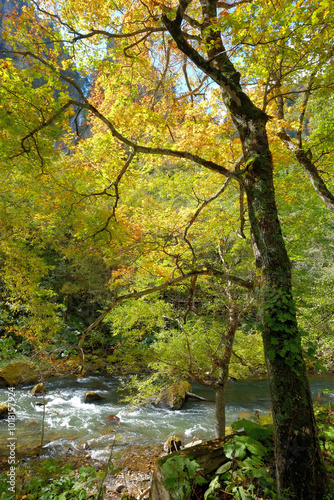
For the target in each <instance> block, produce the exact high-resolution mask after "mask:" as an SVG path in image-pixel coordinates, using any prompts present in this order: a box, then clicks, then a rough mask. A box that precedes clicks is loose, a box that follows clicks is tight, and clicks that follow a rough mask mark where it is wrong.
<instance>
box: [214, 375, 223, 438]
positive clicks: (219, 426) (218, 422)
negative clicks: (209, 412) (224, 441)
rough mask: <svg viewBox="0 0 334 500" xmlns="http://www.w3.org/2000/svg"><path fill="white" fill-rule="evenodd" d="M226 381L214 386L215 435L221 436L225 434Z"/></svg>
mask: <svg viewBox="0 0 334 500" xmlns="http://www.w3.org/2000/svg"><path fill="white" fill-rule="evenodd" d="M225 393H226V383H225V384H224V385H221V386H218V387H217V388H216V392H215V394H216V407H215V436H216V438H221V437H224V436H225V425H226V418H225V410H226V397H225Z"/></svg>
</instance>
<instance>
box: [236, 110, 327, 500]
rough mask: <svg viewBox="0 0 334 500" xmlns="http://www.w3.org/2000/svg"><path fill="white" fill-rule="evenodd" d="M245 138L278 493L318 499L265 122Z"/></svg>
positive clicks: (319, 477)
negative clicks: (247, 151) (260, 283)
mask: <svg viewBox="0 0 334 500" xmlns="http://www.w3.org/2000/svg"><path fill="white" fill-rule="evenodd" d="M248 123H252V122H251V121H250V122H248ZM251 130H253V131H254V132H253V133H252V132H251ZM245 142H247V148H248V150H249V148H250V147H251V149H252V150H253V152H254V153H255V152H256V154H254V153H253V158H254V160H253V161H252V162H251V163H250V164H249V166H248V168H247V171H246V173H245V177H244V184H245V189H246V194H247V199H248V211H249V220H250V224H251V231H252V237H253V248H254V254H255V258H256V265H257V268H258V270H259V275H260V279H261V281H262V287H261V292H262V317H263V344H264V351H265V357H266V363H267V367H268V376H269V384H270V391H271V401H272V410H273V419H274V432H275V454H276V477H277V488H278V496H279V498H289V499H290V498H291V499H298V500H306V499H310V500H311V499H312V500H320V499H322V498H323V496H324V493H325V490H326V485H327V483H326V471H325V468H324V465H323V462H322V458H321V452H320V449H319V444H318V441H317V431H316V424H315V420H314V414H313V404H312V398H311V393H310V389H309V383H308V379H307V376H306V370H305V364H304V360H303V356H302V349H301V341H300V334H299V332H298V327H297V321H296V312H295V307H294V303H293V297H292V290H291V269H290V261H289V258H288V255H287V252H286V249H285V244H284V240H283V237H282V234H281V229H280V224H279V220H278V215H277V209H276V204H275V193H274V186H273V176H272V160H271V154H270V151H269V146H268V141H267V135H266V130H265V123H263V122H262V123H261V121H259V120H257V121H256V122H253V123H252V127H249V132H248V133H247V134H246V137H245Z"/></svg>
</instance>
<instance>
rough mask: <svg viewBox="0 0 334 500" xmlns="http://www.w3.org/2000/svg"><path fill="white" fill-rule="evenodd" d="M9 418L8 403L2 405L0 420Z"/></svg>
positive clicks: (0, 406)
mask: <svg viewBox="0 0 334 500" xmlns="http://www.w3.org/2000/svg"><path fill="white" fill-rule="evenodd" d="M7 417H8V403H1V404H0V420H1V419H4V418H7Z"/></svg>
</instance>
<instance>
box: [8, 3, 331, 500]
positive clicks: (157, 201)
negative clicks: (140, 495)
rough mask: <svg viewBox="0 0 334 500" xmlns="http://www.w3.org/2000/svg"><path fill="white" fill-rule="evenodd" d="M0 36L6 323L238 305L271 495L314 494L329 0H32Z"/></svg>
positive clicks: (327, 307)
mask: <svg viewBox="0 0 334 500" xmlns="http://www.w3.org/2000/svg"><path fill="white" fill-rule="evenodd" d="M6 12H7V11H6ZM2 37H3V40H4V43H3V44H2V45H1V50H0V52H1V54H2V57H3V59H2V61H1V64H0V76H1V85H0V100H1V101H0V102H1V105H0V121H1V125H2V127H1V132H0V142H1V149H0V151H1V153H0V155H1V162H2V166H1V176H2V185H1V199H0V203H1V206H0V217H1V221H2V232H1V239H0V250H1V259H2V261H3V266H2V270H1V280H2V298H3V303H4V305H5V307H7V309H8V308H11V309H17V308H23V309H24V314H23V317H24V321H23V322H22V324H20V325H16V331H17V332H19V333H20V334H22V335H25V336H28V337H29V338H31V337H33V336H35V337H36V338H38V339H39V341H40V342H43V341H44V340H45V339H46V338H51V339H52V338H54V337H55V336H57V335H59V331H61V329H64V328H65V326H66V324H67V323H68V315H67V312H68V311H70V312H71V313H73V312H74V311H75V310H79V309H80V308H84V309H85V311H86V312H85V314H83V315H82V316H81V321H82V323H81V324H80V327H79V331H80V330H81V331H82V330H85V333H84V338H86V335H89V332H90V331H92V330H93V328H96V327H97V326H98V325H99V324H100V323H101V322H102V321H103V320H107V321H108V322H110V324H111V329H112V328H114V330H115V331H117V328H118V326H117V325H119V324H120V319H119V318H117V305H118V304H120V303H121V302H123V301H124V300H125V299H133V298H140V297H143V296H147V295H149V294H151V293H155V294H157V293H158V292H159V293H160V295H159V300H161V299H163V304H164V305H161V304H160V305H161V309H158V310H159V314H156V315H154V314H152V311H151V312H150V313H149V314H148V315H147V314H146V313H145V312H143V311H144V306H143V304H142V307H143V310H142V314H143V315H146V316H151V320H150V321H151V324H150V321H148V324H149V325H150V326H149V328H150V329H154V328H153V325H154V324H155V325H156V327H157V328H160V331H159V332H158V333H157V334H158V335H160V337H163V336H164V335H165V333H164V332H163V328H165V322H164V321H162V319H161V315H164V314H166V313H170V312H171V307H172V306H173V307H172V309H173V315H174V320H175V315H176V317H177V319H178V320H179V318H180V317H181V316H182V317H183V319H186V320H187V319H188V318H189V320H190V323H187V324H188V325H190V326H186V327H185V328H190V329H191V325H192V321H195V319H196V316H199V317H200V316H201V314H202V315H203V316H204V317H207V316H208V315H210V314H211V313H212V310H214V309H215V311H216V313H217V314H218V315H220V319H221V324H224V321H225V322H226V318H228V317H229V316H230V317H231V314H232V312H233V311H234V313H235V314H237V316H238V326H236V328H238V327H239V324H240V322H242V321H244V322H245V321H246V322H248V331H250V330H251V329H252V328H253V329H254V330H256V331H258V332H259V331H261V332H262V338H263V346H264V355H265V359H266V363H267V369H268V376H269V381H270V386H271V395H272V406H273V416H274V427H275V440H276V472H277V485H278V493H279V496H280V498H285V497H286V496H287V495H288V496H289V498H296V499H297V498H305V499H308V498H310V499H311V498H312V499H320V498H323V495H324V491H325V489H326V475H325V473H324V469H323V464H322V460H321V457H320V451H319V447H318V444H317V439H316V429H315V423H314V416H313V410H312V401H311V395H310V390H309V386H308V382H307V378H306V372H305V364H304V359H303V348H302V333H303V331H302V330H301V329H299V328H298V325H297V309H296V305H297V306H298V307H299V311H300V313H299V314H300V317H301V320H300V323H301V324H302V325H303V327H304V325H305V327H306V328H309V325H310V323H311V324H312V323H313V326H312V333H313V341H314V340H317V341H318V342H319V339H318V338H317V335H318V333H317V328H318V325H321V324H326V325H329V324H330V329H331V324H332V316H333V310H332V305H331V303H330V301H327V300H326V298H324V295H326V294H328V293H330V290H331V289H332V286H333V285H332V284H333V272H332V265H331V264H328V261H329V259H330V255H331V250H332V246H333V236H332V235H333V217H332V212H333V210H334V208H333V207H334V198H333V194H332V191H331V189H332V187H333V180H332V179H333V167H332V160H333V148H332V142H333V141H332V136H333V130H334V129H333V119H332V118H333V117H332V111H331V107H330V103H331V101H332V100H333V69H332V68H333V65H332V64H331V63H332V58H333V54H332V47H333V9H331V4H330V2H329V1H327V0H324V1H322V2H320V3H319V2H314V1H313V0H300V1H298V2H296V1H285V2H282V1H280V0H275V1H272V2H267V1H262V0H254V1H251V0H240V1H236V2H221V1H218V0H198V1H195V0H193V1H192V0H179V1H170V2H163V1H159V0H157V1H155V0H145V1H143V0H138V1H136V0H135V1H133V2H131V3H130V4H129V2H122V1H119V2H114V1H101V0H97V1H85V2H82V1H77V0H76V1H75V2H74V1H68V0H66V1H57V2H56V1H53V0H49V1H42V0H38V1H35V0H32V1H31V2H28V3H23V2H19V3H18V5H17V6H16V7H15V8H14V7H13V9H12V10H8V13H7V15H5V16H4V17H3V19H2ZM309 181H311V182H309ZM328 209H329V210H328ZM279 216H280V219H281V221H280V220H279ZM314 220H316V224H314ZM306 223H307V227H306ZM306 229H307V232H308V238H305V232H306ZM282 233H283V234H282ZM283 236H284V237H283ZM315 253H318V254H321V257H319V255H318V256H317V258H315ZM289 256H290V259H289ZM290 260H292V264H293V274H292V275H291V262H290ZM310 275H311V279H310ZM171 287H172V289H173V290H174V294H175V295H176V297H174V298H173V300H171V297H170V295H171V292H170V289H171ZM293 288H294V290H295V299H297V300H294V297H293ZM323 290H324V291H325V292H323ZM168 294H169V295H168ZM154 296H155V297H156V295H154ZM78 297H80V300H79V299H78ZM89 304H90V305H89ZM171 304H172V306H171ZM236 304H238V307H237V309H238V311H241V310H242V308H244V310H243V314H241V312H238V313H237V311H236V309H234V308H235V307H236ZM245 304H248V305H246V306H245ZM250 304H255V306H254V307H255V308H256V311H257V312H256V313H254V310H252V311H248V307H251V306H250ZM210 308H212V309H211V311H210ZM165 309H166V310H165ZM87 310H88V312H87ZM181 310H182V314H181V313H180V311H181ZM232 310H233V311H232ZM115 311H116V319H115V317H114V316H113V314H114V313H115ZM160 311H161V313H160ZM247 312H249V316H248V319H247ZM251 317H253V318H255V319H254V321H253V324H252V322H251V320H250V318H251ZM113 318H114V319H113ZM310 318H312V319H310ZM207 321H209V320H207ZM113 324H114V326H113ZM77 326H78V325H77ZM132 330H136V326H135V324H133V328H132ZM143 330H145V328H144V329H143V328H142V327H140V332H141V333H140V335H139V337H140V338H142V337H143V334H142V332H143ZM199 330H200V327H199ZM172 331H173V328H172V327H171V329H170V332H172ZM29 332H30V333H29ZM123 332H124V327H123ZM212 332H213V330H212ZM133 333H135V332H133ZM29 335H30V336H29ZM214 337H215V334H214V332H213V333H212V335H211V336H210V338H211V340H212V339H214ZM188 338H189V337H188ZM226 338H227V337H226ZM174 340H175V342H176V344H177V343H178V342H180V337H177V336H176V337H175V339H173V335H172V334H171V337H170V338H169V339H167V340H166V339H165V340H163V342H165V343H166V345H168V343H169V342H173V341H174ZM83 341H84V339H83V338H82V341H81V342H80V343H79V346H80V347H81V345H82V342H83ZM201 341H202V340H201ZM162 345H163V343H160V344H156V348H157V350H158V348H159V347H158V346H160V348H161V346H162ZM225 348H226V344H225ZM201 352H202V349H201ZM225 352H226V351H225ZM211 357H212V352H211ZM188 368H189V367H188ZM190 368H192V367H190ZM207 368H208V367H207ZM201 369H202V368H201ZM203 370H204V369H203ZM208 370H209V371H210V368H209V369H208ZM190 373H191V370H190V371H189V370H188V374H190Z"/></svg>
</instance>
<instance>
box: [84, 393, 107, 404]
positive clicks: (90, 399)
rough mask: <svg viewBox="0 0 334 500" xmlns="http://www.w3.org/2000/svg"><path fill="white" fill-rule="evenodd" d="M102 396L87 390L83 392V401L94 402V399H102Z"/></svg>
mask: <svg viewBox="0 0 334 500" xmlns="http://www.w3.org/2000/svg"><path fill="white" fill-rule="evenodd" d="M102 399H104V397H103V396H101V395H100V394H98V393H97V392H94V391H88V392H86V394H85V403H95V402H96V401H102Z"/></svg>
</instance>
